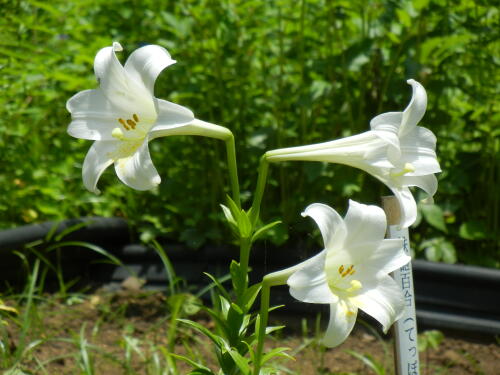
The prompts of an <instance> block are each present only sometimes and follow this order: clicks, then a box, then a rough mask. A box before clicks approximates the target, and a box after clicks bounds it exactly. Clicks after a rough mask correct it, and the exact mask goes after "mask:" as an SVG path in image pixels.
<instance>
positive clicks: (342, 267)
mask: <svg viewBox="0 0 500 375" xmlns="http://www.w3.org/2000/svg"><path fill="white" fill-rule="evenodd" d="M342 272H344V266H343V265H342V266H340V267H339V273H340V274H341V275H342Z"/></svg>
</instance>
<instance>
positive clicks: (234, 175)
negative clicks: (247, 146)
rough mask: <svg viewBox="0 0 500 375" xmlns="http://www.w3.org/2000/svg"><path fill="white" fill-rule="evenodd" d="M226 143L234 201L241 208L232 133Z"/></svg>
mask: <svg viewBox="0 0 500 375" xmlns="http://www.w3.org/2000/svg"><path fill="white" fill-rule="evenodd" d="M225 143H226V152H227V167H228V169H229V180H230V182H231V193H232V196H233V201H234V202H235V203H236V205H237V206H238V208H241V201H240V184H239V182H238V167H237V165H236V147H235V144H234V136H233V134H232V133H231V136H230V137H228V138H227V139H226V140H225Z"/></svg>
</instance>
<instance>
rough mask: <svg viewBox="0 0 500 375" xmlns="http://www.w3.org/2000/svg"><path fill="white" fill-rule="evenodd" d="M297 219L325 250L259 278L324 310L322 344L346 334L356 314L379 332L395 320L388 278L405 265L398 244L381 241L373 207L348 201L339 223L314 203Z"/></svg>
mask: <svg viewBox="0 0 500 375" xmlns="http://www.w3.org/2000/svg"><path fill="white" fill-rule="evenodd" d="M302 216H310V217H311V218H312V219H314V221H315V222H316V224H317V225H318V227H319V229H320V231H321V234H322V236H323V241H324V245H325V249H324V250H323V251H322V252H320V253H319V254H317V255H316V256H314V257H312V258H310V259H308V260H306V261H305V262H303V263H301V264H298V265H296V266H294V267H292V268H289V269H287V270H283V271H278V272H275V273H273V274H270V275H268V276H266V277H265V279H264V282H267V283H270V284H271V285H274V284H275V283H273V279H274V280H280V279H281V281H282V282H283V283H284V282H285V280H286V283H287V284H288V285H289V287H290V294H291V295H292V296H293V297H294V298H296V299H298V300H299V301H302V302H307V303H324V304H329V305H330V322H329V324H328V328H327V330H326V334H325V337H324V339H323V343H324V344H325V345H326V346H329V347H334V346H337V345H339V344H341V343H342V342H344V340H345V339H346V338H347V336H348V335H349V333H350V332H351V330H352V328H353V326H354V322H355V321H356V316H357V312H358V309H362V310H363V311H364V312H366V313H367V314H369V315H371V316H372V317H374V318H375V319H376V320H378V321H379V322H380V324H382V326H383V329H384V332H386V331H387V330H388V329H389V327H390V326H391V325H392V324H393V323H394V322H395V321H396V320H397V319H399V317H400V316H401V314H402V313H403V310H404V298H403V294H402V291H401V289H400V288H399V286H398V285H397V283H396V282H395V281H394V280H393V279H392V278H391V277H390V276H389V275H388V274H389V273H390V272H392V271H394V270H396V269H398V268H399V267H401V266H403V265H405V264H407V263H408V262H409V261H410V257H409V256H407V255H406V254H405V253H404V251H403V246H402V240H401V239H384V235H385V230H386V225H387V224H386V217H385V214H384V211H383V210H382V209H381V208H379V207H377V206H367V205H364V204H360V203H357V202H355V201H349V210H348V212H347V214H346V216H345V218H344V219H342V217H340V215H339V214H338V213H337V212H336V211H335V210H333V209H332V208H330V207H329V206H327V205H324V204H319V203H314V204H311V205H310V206H308V207H307V208H306V210H305V211H304V212H303V213H302Z"/></svg>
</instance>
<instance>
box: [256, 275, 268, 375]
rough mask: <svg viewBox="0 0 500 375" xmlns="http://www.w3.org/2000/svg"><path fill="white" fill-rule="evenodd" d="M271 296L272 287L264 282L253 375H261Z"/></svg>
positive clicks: (261, 291)
mask: <svg viewBox="0 0 500 375" xmlns="http://www.w3.org/2000/svg"><path fill="white" fill-rule="evenodd" d="M270 295H271V285H269V284H268V283H266V281H265V278H264V280H262V289H261V290H260V312H259V327H258V332H257V349H256V352H255V363H254V367H253V375H259V373H260V366H261V363H260V362H261V361H262V351H263V349H264V339H265V338H266V327H267V319H268V317H269V297H270Z"/></svg>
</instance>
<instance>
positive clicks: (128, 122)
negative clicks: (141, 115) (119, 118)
mask: <svg viewBox="0 0 500 375" xmlns="http://www.w3.org/2000/svg"><path fill="white" fill-rule="evenodd" d="M127 124H128V125H129V126H130V127H131V128H132V129H135V126H136V125H137V124H136V123H135V121H133V120H130V119H127Z"/></svg>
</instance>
